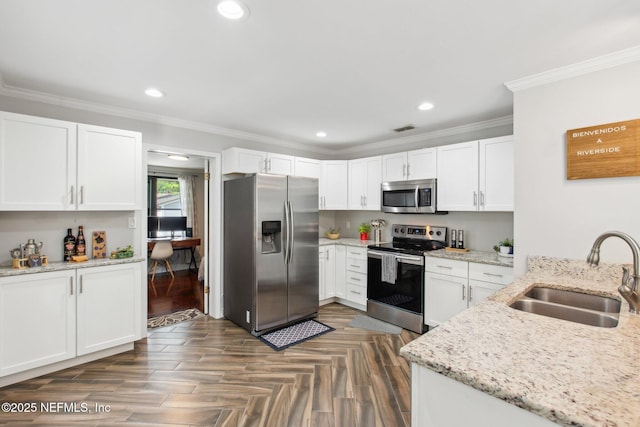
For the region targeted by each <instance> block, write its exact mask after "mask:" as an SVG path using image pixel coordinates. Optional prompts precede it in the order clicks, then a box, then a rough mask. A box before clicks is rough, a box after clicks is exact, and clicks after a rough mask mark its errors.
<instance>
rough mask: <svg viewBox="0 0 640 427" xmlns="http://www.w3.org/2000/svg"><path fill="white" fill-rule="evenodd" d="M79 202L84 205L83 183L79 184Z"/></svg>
mask: <svg viewBox="0 0 640 427" xmlns="http://www.w3.org/2000/svg"><path fill="white" fill-rule="evenodd" d="M80 204H81V205H84V185H81V186H80Z"/></svg>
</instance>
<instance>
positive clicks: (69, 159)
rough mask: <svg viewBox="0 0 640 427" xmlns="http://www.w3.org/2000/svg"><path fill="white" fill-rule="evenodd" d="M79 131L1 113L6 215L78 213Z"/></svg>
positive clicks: (1, 193) (0, 197) (0, 198)
mask: <svg viewBox="0 0 640 427" xmlns="http://www.w3.org/2000/svg"><path fill="white" fill-rule="evenodd" d="M76 128H77V126H76V124H75V123H69V122H64V121H60V120H51V119H43V118H40V117H31V116H24V115H21V114H12V113H5V112H0V209H2V210H25V211H29V210H65V209H73V208H75V200H74V197H75V185H76Z"/></svg>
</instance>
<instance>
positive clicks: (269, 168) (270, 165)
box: [269, 159, 271, 172]
mask: <svg viewBox="0 0 640 427" xmlns="http://www.w3.org/2000/svg"><path fill="white" fill-rule="evenodd" d="M269 172H271V159H269Z"/></svg>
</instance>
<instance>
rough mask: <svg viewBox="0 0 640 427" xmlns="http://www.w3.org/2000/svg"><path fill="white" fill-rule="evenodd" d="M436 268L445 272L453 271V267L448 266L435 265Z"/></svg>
mask: <svg viewBox="0 0 640 427" xmlns="http://www.w3.org/2000/svg"><path fill="white" fill-rule="evenodd" d="M436 267H438V268H446V269H447V270H452V269H453V267H450V266H448V265H436Z"/></svg>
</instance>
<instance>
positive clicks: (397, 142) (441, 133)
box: [338, 116, 513, 155]
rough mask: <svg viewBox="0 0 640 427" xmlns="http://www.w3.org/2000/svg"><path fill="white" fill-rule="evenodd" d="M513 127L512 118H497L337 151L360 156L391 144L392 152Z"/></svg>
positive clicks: (342, 153)
mask: <svg viewBox="0 0 640 427" xmlns="http://www.w3.org/2000/svg"><path fill="white" fill-rule="evenodd" d="M510 125H513V116H504V117H498V118H496V119H490V120H484V121H481V122H475V123H469V124H466V125H461V126H454V127H450V128H446V129H440V130H435V131H432V132H425V133H418V134H415V135H411V136H406V137H402V138H391V139H386V140H384V141H377V142H372V143H370V144H364V145H358V146H357V147H349V148H345V149H342V150H339V152H338V153H339V154H341V155H347V154H351V155H353V154H362V153H365V154H366V153H368V152H371V151H373V150H376V149H384V148H389V144H393V147H394V150H395V151H398V150H397V149H399V148H400V147H401V146H403V145H409V144H412V143H416V142H425V141H432V140H437V139H440V138H444V137H447V136H454V135H461V134H466V133H471V132H478V131H482V130H485V129H491V128H495V127H500V126H510Z"/></svg>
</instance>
